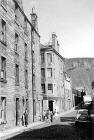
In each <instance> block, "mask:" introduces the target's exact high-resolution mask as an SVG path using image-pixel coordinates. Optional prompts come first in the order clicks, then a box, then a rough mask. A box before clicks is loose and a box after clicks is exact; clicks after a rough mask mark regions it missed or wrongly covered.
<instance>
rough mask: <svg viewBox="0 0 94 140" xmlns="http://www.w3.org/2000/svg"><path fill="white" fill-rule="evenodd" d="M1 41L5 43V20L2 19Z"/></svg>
mask: <svg viewBox="0 0 94 140" xmlns="http://www.w3.org/2000/svg"><path fill="white" fill-rule="evenodd" d="M1 41H3V42H4V43H6V22H5V21H4V20H3V19H2V21H1Z"/></svg>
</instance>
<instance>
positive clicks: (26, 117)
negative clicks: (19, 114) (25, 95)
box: [24, 109, 28, 127]
mask: <svg viewBox="0 0 94 140" xmlns="http://www.w3.org/2000/svg"><path fill="white" fill-rule="evenodd" d="M24 118H25V126H26V127H27V125H28V112H27V109H26V110H25V113H24Z"/></svg>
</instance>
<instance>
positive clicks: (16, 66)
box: [0, 0, 41, 129]
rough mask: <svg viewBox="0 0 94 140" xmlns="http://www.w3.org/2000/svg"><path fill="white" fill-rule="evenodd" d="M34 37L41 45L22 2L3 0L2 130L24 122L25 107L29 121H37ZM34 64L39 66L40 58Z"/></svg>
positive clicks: (0, 1) (0, 47) (0, 55)
mask: <svg viewBox="0 0 94 140" xmlns="http://www.w3.org/2000/svg"><path fill="white" fill-rule="evenodd" d="M31 17H32V15H31ZM32 31H33V34H32ZM32 38H34V44H35V45H34V47H35V48H39V38H40V37H39V34H38V31H37V30H36V28H35V27H34V26H33V25H32V24H31V22H30V21H29V20H28V18H27V17H26V15H25V13H24V11H23V6H22V1H21V0H0V129H3V128H12V127H15V126H19V125H22V120H21V118H22V115H23V113H24V112H25V110H27V112H28V124H29V123H32V122H33V121H34V119H33V118H34V115H33V113H34V107H33V105H34V98H33V97H34V93H33V90H32V89H33V88H32V85H33V84H32V79H33V78H32V72H33V70H32V69H33V68H32V58H33V57H32V52H33V50H32V48H33V47H32V41H33V39H32ZM35 51H36V50H35ZM38 52H39V50H38ZM39 55H40V53H39ZM37 56H38V53H37ZM39 57H40V56H38V58H36V59H37V60H39ZM35 65H38V66H36V67H39V65H40V64H39V61H38V62H37V63H36V64H35ZM37 71H38V70H37ZM38 76H39V75H38ZM38 80H39V77H38V78H37V83H38V84H39V83H40V81H38ZM40 85H41V84H40ZM39 88H40V89H41V87H37V90H36V94H40V92H41V91H40V90H39ZM37 91H38V92H37ZM40 100H41V99H40ZM37 106H38V105H37ZM39 109H41V107H40V106H39ZM40 112H41V111H40Z"/></svg>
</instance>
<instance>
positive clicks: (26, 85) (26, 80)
mask: <svg viewBox="0 0 94 140" xmlns="http://www.w3.org/2000/svg"><path fill="white" fill-rule="evenodd" d="M25 88H28V71H27V70H25Z"/></svg>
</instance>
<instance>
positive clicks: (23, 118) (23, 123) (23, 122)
mask: <svg viewBox="0 0 94 140" xmlns="http://www.w3.org/2000/svg"><path fill="white" fill-rule="evenodd" d="M24 125H25V117H24V113H23V114H22V126H24Z"/></svg>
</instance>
